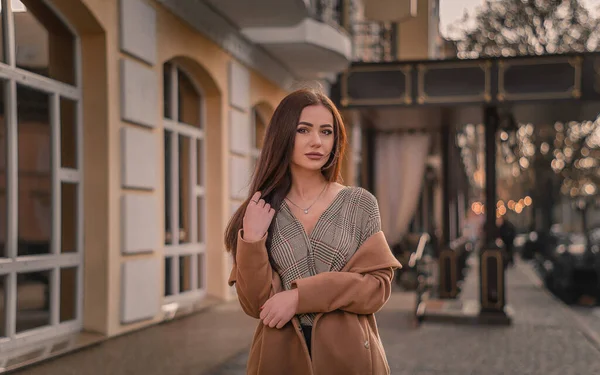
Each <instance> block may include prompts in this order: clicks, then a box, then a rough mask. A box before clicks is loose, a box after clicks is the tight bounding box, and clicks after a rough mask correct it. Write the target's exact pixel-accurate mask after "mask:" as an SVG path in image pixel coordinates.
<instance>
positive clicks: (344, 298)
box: [292, 267, 394, 314]
mask: <svg viewBox="0 0 600 375" xmlns="http://www.w3.org/2000/svg"><path fill="white" fill-rule="evenodd" d="M393 277H394V270H393V268H392V267H389V268H384V269H379V270H376V271H373V272H368V273H354V272H323V273H320V274H317V275H315V276H310V277H306V278H303V279H298V280H296V281H295V282H294V283H293V284H292V285H293V287H295V288H297V290H298V307H297V310H296V313H297V314H303V313H320V312H324V313H326V312H331V311H334V310H344V311H347V312H351V313H354V314H374V313H376V312H377V311H379V310H380V309H381V308H382V307H383V305H384V304H385V303H386V302H387V300H388V299H389V298H390V294H391V291H392V279H393Z"/></svg>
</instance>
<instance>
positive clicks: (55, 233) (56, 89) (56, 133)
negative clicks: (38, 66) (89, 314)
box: [0, 0, 84, 352]
mask: <svg viewBox="0 0 600 375" xmlns="http://www.w3.org/2000/svg"><path fill="white" fill-rule="evenodd" d="M42 1H43V2H44V4H45V5H46V6H48V7H49V8H50V9H51V10H52V11H53V12H54V14H55V15H56V16H57V17H58V18H59V19H60V20H61V21H62V22H63V24H64V25H65V27H67V28H68V29H69V30H70V31H71V33H72V34H73V35H74V51H75V56H74V57H73V58H74V60H75V85H74V86H73V85H69V84H66V83H63V82H59V81H56V80H54V79H51V78H48V77H45V76H41V75H38V74H35V73H32V72H29V71H27V70H25V69H21V68H17V66H16V53H15V29H14V17H13V12H12V10H11V7H10V6H8V0H1V5H2V21H3V23H4V25H5V27H4V30H5V43H6V48H5V60H6V62H5V63H2V62H0V79H1V80H2V81H3V82H2V85H3V87H2V89H3V90H4V113H5V114H6V116H5V123H4V124H0V125H1V126H5V127H6V130H7V134H6V138H7V141H6V148H7V155H6V157H7V160H6V183H7V195H6V199H7V202H6V207H7V213H6V214H7V220H6V222H7V228H6V229H7V230H6V244H5V249H6V257H5V258H0V277H2V278H4V282H5V284H4V290H5V301H4V302H5V306H6V313H5V319H6V326H5V334H6V336H5V337H0V352H3V351H5V350H17V349H19V348H23V347H26V346H28V345H30V344H33V343H37V342H39V341H42V340H46V339H49V338H52V337H56V336H61V335H66V334H69V333H74V332H78V331H81V329H82V326H83V325H82V316H83V273H84V269H83V267H84V266H83V259H84V258H83V220H84V209H83V183H82V182H83V127H82V118H83V116H82V90H81V40H80V37H79V36H78V35H77V32H76V30H75V29H74V28H73V27H71V26H70V25H69V23H68V22H66V19H65V18H64V17H62V15H61V14H60V13H59V12H58V11H57V9H55V8H54V7H53V6H52V4H50V3H48V2H47V1H45V0H42ZM17 84H19V85H21V86H24V87H27V88H31V89H35V90H38V91H40V92H44V93H46V94H48V95H49V111H50V127H51V150H52V151H51V152H52V157H51V173H52V177H51V179H52V180H51V181H52V236H51V243H50V253H49V254H43V255H36V256H18V253H17V252H18V247H17V245H18V208H19V206H18V198H19V197H18V155H19V153H18V118H17V101H18V98H17ZM61 98H65V99H69V100H72V101H74V102H75V108H76V111H77V114H76V117H75V129H76V132H77V134H76V154H77V156H76V157H77V167H76V168H75V169H71V168H62V167H61V152H60V149H61V136H60V131H61V124H60V99H61ZM63 182H67V183H73V184H76V185H77V197H76V199H77V222H76V230H77V233H76V236H77V238H76V251H75V252H73V253H64V254H62V253H61V229H62V228H61V225H62V223H61V216H62V215H61V209H62V207H61V183H63ZM61 268H76V270H77V276H76V280H77V285H76V292H75V293H76V298H77V300H76V307H75V310H76V311H75V313H76V316H75V320H70V321H67V322H63V323H60V316H59V314H60V270H61ZM35 271H50V280H49V283H50V324H49V325H46V326H42V327H38V328H34V329H31V330H27V331H24V332H21V333H16V319H17V274H18V273H24V272H35ZM0 324H4V322H0Z"/></svg>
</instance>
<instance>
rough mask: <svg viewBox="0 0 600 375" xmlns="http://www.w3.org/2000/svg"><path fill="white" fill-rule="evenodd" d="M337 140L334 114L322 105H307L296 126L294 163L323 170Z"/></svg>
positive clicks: (310, 168)
mask: <svg viewBox="0 0 600 375" xmlns="http://www.w3.org/2000/svg"><path fill="white" fill-rule="evenodd" d="M334 140H335V135H334V130H333V115H332V114H331V112H330V111H329V109H327V108H326V107H324V106H322V105H311V106H308V107H305V108H304V109H303V110H302V113H301V114H300V120H299V121H298V125H297V127H296V141H295V144H294V154H293V156H292V164H294V165H295V166H297V167H300V168H304V169H308V170H317V171H318V170H321V168H322V167H323V166H325V164H326V163H327V162H328V160H329V157H330V155H331V151H332V149H333V144H334Z"/></svg>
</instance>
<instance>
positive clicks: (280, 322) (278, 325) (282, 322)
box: [276, 319, 287, 329]
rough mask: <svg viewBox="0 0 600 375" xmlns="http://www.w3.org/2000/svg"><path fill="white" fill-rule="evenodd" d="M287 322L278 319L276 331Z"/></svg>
mask: <svg viewBox="0 0 600 375" xmlns="http://www.w3.org/2000/svg"><path fill="white" fill-rule="evenodd" d="M286 324H287V322H286V321H285V320H284V319H280V320H279V323H277V326H276V327H277V329H282V328H283V326H284V325H286Z"/></svg>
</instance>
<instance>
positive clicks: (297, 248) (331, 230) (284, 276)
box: [270, 187, 381, 325]
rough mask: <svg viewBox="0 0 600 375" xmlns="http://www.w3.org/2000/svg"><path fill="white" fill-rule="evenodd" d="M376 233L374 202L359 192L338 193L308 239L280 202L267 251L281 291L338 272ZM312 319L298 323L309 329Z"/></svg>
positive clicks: (377, 222)
mask: <svg viewBox="0 0 600 375" xmlns="http://www.w3.org/2000/svg"><path fill="white" fill-rule="evenodd" d="M380 230H381V220H380V217H379V207H378V206H377V200H376V199H375V197H374V196H373V195H372V194H371V193H369V192H368V191H366V190H365V189H362V188H357V187H345V188H344V189H342V190H341V191H340V192H339V193H338V195H337V196H336V197H335V198H334V200H333V202H331V204H330V205H329V207H328V208H327V209H326V210H325V211H324V212H323V214H321V216H320V217H319V219H318V221H317V223H316V224H315V227H314V229H313V231H312V232H311V234H310V236H308V235H307V234H306V231H305V230H304V227H303V226H302V223H300V221H298V219H296V217H295V216H294V214H292V211H291V210H290V208H289V206H288V205H287V203H286V202H285V201H284V202H283V203H282V204H281V208H280V210H279V212H278V213H277V216H276V217H275V225H274V228H273V233H272V241H271V249H270V250H271V256H272V258H273V263H274V265H275V271H277V273H278V274H279V276H280V277H281V281H282V284H283V288H284V289H285V290H288V289H290V287H291V284H292V282H293V281H294V280H297V279H300V278H304V277H309V276H313V275H316V274H318V273H321V272H339V271H341V270H342V268H343V267H344V265H346V263H347V262H348V260H350V258H351V257H352V256H353V255H354V253H355V252H356V251H357V250H358V248H359V247H360V246H361V245H362V244H363V242H365V241H366V240H367V239H368V238H369V237H370V236H371V235H373V234H375V233H377V232H379V231H380ZM324 287H325V288H326V286H324ZM315 315H316V314H303V315H300V316H299V318H300V322H301V323H302V324H305V325H312V322H313V319H314V317H315Z"/></svg>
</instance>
